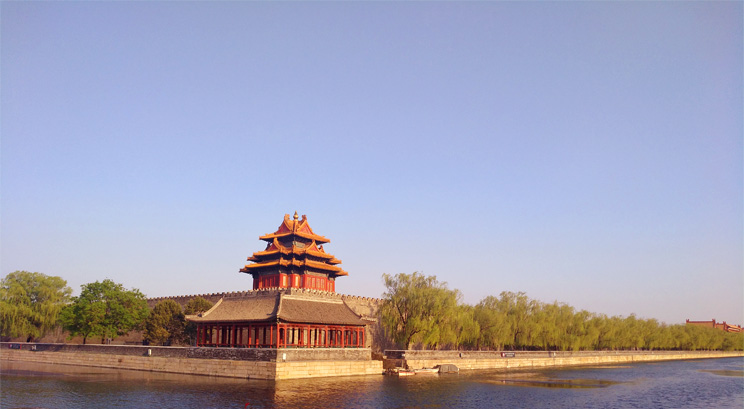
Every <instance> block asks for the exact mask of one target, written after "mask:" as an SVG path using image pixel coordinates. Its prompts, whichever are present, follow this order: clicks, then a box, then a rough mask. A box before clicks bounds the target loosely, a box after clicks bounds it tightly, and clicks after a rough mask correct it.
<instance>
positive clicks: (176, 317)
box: [144, 299, 187, 345]
mask: <svg viewBox="0 0 744 409" xmlns="http://www.w3.org/2000/svg"><path fill="white" fill-rule="evenodd" d="M144 338H145V340H146V341H148V342H149V343H151V344H162V345H173V344H180V343H183V342H185V341H186V339H187V336H186V319H185V317H184V315H183V312H182V311H181V306H180V305H179V304H178V303H177V302H175V301H173V300H170V299H168V300H163V301H160V302H159V303H157V304H156V305H155V307H154V308H153V309H152V311H151V312H150V315H149V316H148V317H147V320H146V321H145V334H144Z"/></svg>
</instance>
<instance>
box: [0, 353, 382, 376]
mask: <svg viewBox="0 0 744 409" xmlns="http://www.w3.org/2000/svg"><path fill="white" fill-rule="evenodd" d="M24 346H30V345H24ZM124 348H126V347H124ZM145 349H147V348H146V347H145ZM184 349H185V348H184ZM234 351H239V350H234ZM282 351H283V350H279V351H278V354H279V355H280V356H281V354H282V353H283V352H282ZM367 351H368V353H369V350H367ZM157 352H158V351H153V355H152V356H147V355H144V356H143V355H134V354H129V355H127V354H124V355H121V354H116V353H91V352H85V351H70V350H67V351H65V349H64V348H62V349H57V350H52V349H46V350H39V349H38V348H37V349H36V350H30V349H29V348H24V349H11V348H9V347H8V345H7V344H5V345H2V349H0V360H7V361H25V362H37V363H48V364H63V365H79V366H94V367H102V368H115V369H131V370H138V371H155V372H169V373H181V374H191V375H208V376H223V377H230V378H244V379H249V378H251V379H296V378H312V377H325V376H350V375H379V374H381V373H382V361H372V360H339V361H329V360H319V361H291V360H287V361H286V362H276V361H257V360H232V359H211V358H189V357H174V356H168V357H166V356H157ZM288 358H289V356H288Z"/></svg>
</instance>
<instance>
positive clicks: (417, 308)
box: [380, 272, 460, 349]
mask: <svg viewBox="0 0 744 409" xmlns="http://www.w3.org/2000/svg"><path fill="white" fill-rule="evenodd" d="M383 279H384V281H385V287H386V288H387V291H386V292H385V293H384V294H383V303H382V306H381V311H380V312H381V315H382V324H383V326H384V328H385V329H386V330H387V331H388V333H389V334H390V335H391V337H392V339H393V341H394V342H395V343H396V344H398V345H399V346H400V347H403V348H406V349H408V348H409V347H410V346H411V344H412V343H414V342H421V343H424V344H427V345H437V344H446V343H451V342H453V341H454V340H455V339H456V338H457V334H455V333H454V332H453V331H449V329H450V326H449V325H448V324H449V323H450V320H451V319H452V318H453V316H456V315H457V314H456V309H457V304H458V301H459V298H460V293H459V292H458V291H457V290H450V289H448V288H447V284H446V283H440V282H439V281H437V278H436V277H434V276H428V277H427V276H424V275H423V274H420V273H418V272H415V273H413V274H410V275H409V274H397V275H395V276H390V275H387V274H383Z"/></svg>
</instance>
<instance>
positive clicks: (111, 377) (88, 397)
mask: <svg viewBox="0 0 744 409" xmlns="http://www.w3.org/2000/svg"><path fill="white" fill-rule="evenodd" d="M1 365H2V366H1V367H0V368H1V369H2V372H1V374H0V381H1V382H2V384H1V385H0V386H1V387H2V398H1V399H0V407H2V408H30V407H38V408H245V407H249V408H455V407H457V408H536V409H540V408H598V407H601V408H737V409H741V408H742V407H744V358H724V359H703V360H694V361H670V362H658V363H642V364H632V365H622V366H612V367H596V368H573V369H559V370H556V369H552V370H545V371H529V372H525V371H523V372H506V373H505V372H498V371H467V372H462V373H460V374H459V375H416V376H410V377H405V378H397V377H389V376H357V377H343V378H318V379H298V380H282V381H263V380H240V379H228V378H212V377H206V376H194V375H174V374H161V373H154V372H139V371H127V370H114V369H103V368H86V367H76V366H68V365H47V364H32V363H22V362H2V364H1Z"/></svg>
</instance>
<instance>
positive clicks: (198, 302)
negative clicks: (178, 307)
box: [183, 297, 213, 315]
mask: <svg viewBox="0 0 744 409" xmlns="http://www.w3.org/2000/svg"><path fill="white" fill-rule="evenodd" d="M212 305H213V304H212V303H211V302H209V301H207V300H205V299H204V298H202V297H194V298H192V299H190V300H189V302H187V303H186V306H185V307H184V309H183V313H184V314H186V315H194V314H199V313H202V312H204V311H208V310H209V309H210V308H212Z"/></svg>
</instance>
